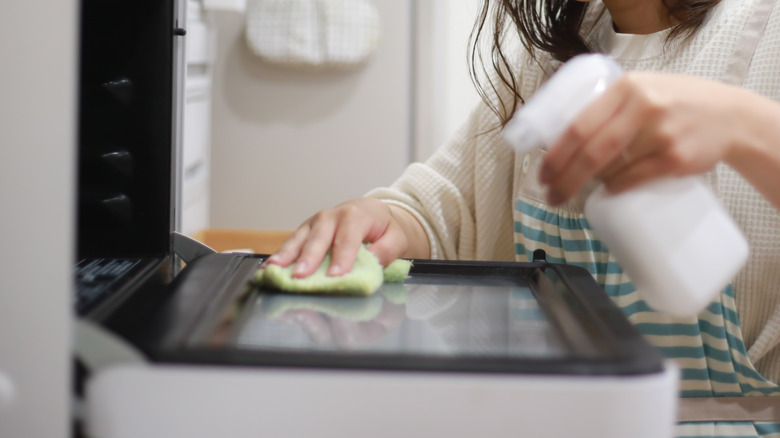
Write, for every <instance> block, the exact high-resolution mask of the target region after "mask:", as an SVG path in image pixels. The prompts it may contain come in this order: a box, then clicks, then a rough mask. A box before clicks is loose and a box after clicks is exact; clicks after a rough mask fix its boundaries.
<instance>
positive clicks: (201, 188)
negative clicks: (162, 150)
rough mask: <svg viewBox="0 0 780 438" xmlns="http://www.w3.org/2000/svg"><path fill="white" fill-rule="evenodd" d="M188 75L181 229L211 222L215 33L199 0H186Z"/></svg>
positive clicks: (189, 231) (192, 230)
mask: <svg viewBox="0 0 780 438" xmlns="http://www.w3.org/2000/svg"><path fill="white" fill-rule="evenodd" d="M186 29H187V37H186V38H187V41H186V56H185V62H186V75H185V80H184V111H183V133H182V168H181V181H180V184H181V189H182V192H181V232H182V233H184V234H189V235H191V234H194V233H196V232H198V231H201V230H204V229H206V228H208V226H209V180H210V165H209V161H210V155H211V87H212V70H213V59H214V56H213V44H212V41H213V36H214V32H213V29H212V27H211V24H210V23H209V21H208V20H207V17H206V15H205V14H204V13H203V10H202V5H201V3H200V2H197V1H192V0H190V1H188V2H187V25H186Z"/></svg>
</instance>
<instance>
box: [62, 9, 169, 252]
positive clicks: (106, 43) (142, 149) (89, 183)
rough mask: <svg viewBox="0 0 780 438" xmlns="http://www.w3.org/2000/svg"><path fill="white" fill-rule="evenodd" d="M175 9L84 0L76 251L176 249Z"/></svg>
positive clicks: (81, 38) (166, 250) (154, 250)
mask: <svg viewBox="0 0 780 438" xmlns="http://www.w3.org/2000/svg"><path fill="white" fill-rule="evenodd" d="M173 14H174V11H173V1H172V0H136V1H105V0H83V1H82V3H81V36H80V41H81V50H80V60H81V61H80V86H79V113H78V114H79V124H78V127H79V128H78V143H79V148H78V166H79V168H78V195H77V199H78V208H77V211H78V229H77V247H78V259H84V258H98V257H165V256H167V255H168V254H170V253H171V243H170V240H171V239H170V234H171V231H172V230H173V224H174V220H173V213H172V211H173V209H172V206H173V199H174V198H173V195H172V187H173V184H172V177H173V174H174V172H173V156H174V155H173V152H174V148H173V145H174V142H173V136H174V132H173V131H174V128H173V126H174V124H173V120H174V117H173V108H174V86H173V73H172V72H173V62H174V50H173V44H174V34H173V32H174V27H175V26H174V18H173Z"/></svg>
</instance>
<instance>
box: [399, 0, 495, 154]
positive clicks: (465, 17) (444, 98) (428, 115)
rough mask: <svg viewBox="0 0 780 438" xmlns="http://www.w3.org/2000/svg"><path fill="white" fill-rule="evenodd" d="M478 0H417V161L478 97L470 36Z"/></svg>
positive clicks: (455, 126)
mask: <svg viewBox="0 0 780 438" xmlns="http://www.w3.org/2000/svg"><path fill="white" fill-rule="evenodd" d="M479 3H480V1H479V0H420V1H418V2H416V8H417V20H416V21H417V31H416V41H415V45H416V58H415V64H416V66H415V79H416V89H417V90H416V99H417V100H416V118H415V120H416V128H415V143H416V144H415V157H414V158H415V160H417V161H422V160H424V159H426V158H428V157H429V156H430V155H431V154H432V153H433V152H434V151H435V150H436V148H438V147H439V146H441V145H442V144H443V143H444V142H445V141H447V140H448V139H449V137H450V136H451V135H452V134H453V133H454V132H455V131H456V130H457V129H458V127H459V126H460V125H461V124H462V123H463V121H464V120H465V119H466V117H467V116H468V113H469V111H470V110H471V109H472V108H473V107H474V105H475V104H476V103H477V102H478V101H479V95H478V94H477V92H476V90H475V89H474V85H473V84H472V82H471V78H470V76H469V69H468V63H467V55H468V54H469V49H468V38H469V34H470V33H471V28H472V26H473V24H474V20H475V18H476V16H477V12H478V10H479Z"/></svg>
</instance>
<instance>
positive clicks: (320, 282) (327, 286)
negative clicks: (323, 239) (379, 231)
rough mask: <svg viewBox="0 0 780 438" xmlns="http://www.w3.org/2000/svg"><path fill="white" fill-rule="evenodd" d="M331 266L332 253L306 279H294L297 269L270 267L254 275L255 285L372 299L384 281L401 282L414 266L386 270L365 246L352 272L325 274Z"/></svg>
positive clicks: (405, 263) (405, 262)
mask: <svg viewBox="0 0 780 438" xmlns="http://www.w3.org/2000/svg"><path fill="white" fill-rule="evenodd" d="M329 266H330V253H328V254H327V255H326V256H325V259H324V260H323V261H322V263H321V264H320V266H318V267H317V270H316V271H314V273H313V274H312V275H310V276H308V277H306V278H293V276H292V271H293V267H294V265H290V266H287V267H284V268H283V267H281V266H279V265H273V264H269V265H267V266H265V268H264V269H259V270H258V271H257V272H256V273H255V282H256V283H257V284H259V285H261V286H265V287H269V288H273V289H279V290H283V291H286V292H293V293H331V294H333V293H335V294H349V295H363V296H365V295H371V294H373V293H374V292H376V290H377V289H379V287H380V286H381V285H382V283H383V282H384V281H388V282H401V281H403V280H404V279H405V278H406V277H407V275H409V269H410V268H411V266H412V263H411V262H410V261H408V260H401V259H398V260H394V261H393V262H392V263H391V264H390V265H389V266H388V267H387V269H383V268H382V265H381V264H380V263H379V260H378V259H377V258H376V256H374V255H373V254H371V253H370V252H369V251H368V250H367V249H366V248H365V246H363V247H361V248H360V250H358V253H357V257H356V258H355V263H354V264H353V265H352V270H351V271H349V272H348V273H346V274H344V275H342V276H340V277H330V276H328V275H327V274H326V272H327V271H328V267H329Z"/></svg>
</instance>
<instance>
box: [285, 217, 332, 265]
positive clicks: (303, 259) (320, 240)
mask: <svg viewBox="0 0 780 438" xmlns="http://www.w3.org/2000/svg"><path fill="white" fill-rule="evenodd" d="M334 216H335V214H334V213H333V211H332V210H323V211H321V212H319V213H317V214H316V215H314V217H313V218H312V219H311V231H310V232H309V235H308V236H307V238H306V241H305V242H304V243H303V246H302V247H301V253H300V255H299V256H298V259H297V260H296V261H295V266H294V267H293V272H292V276H293V278H306V277H308V276H310V275H311V274H313V273H314V271H316V270H317V268H318V267H319V266H320V264H322V260H323V259H324V258H325V255H326V254H327V253H328V250H329V249H330V247H331V244H332V243H333V236H334V234H335V232H336V226H337V224H336V218H335V217H334Z"/></svg>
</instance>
